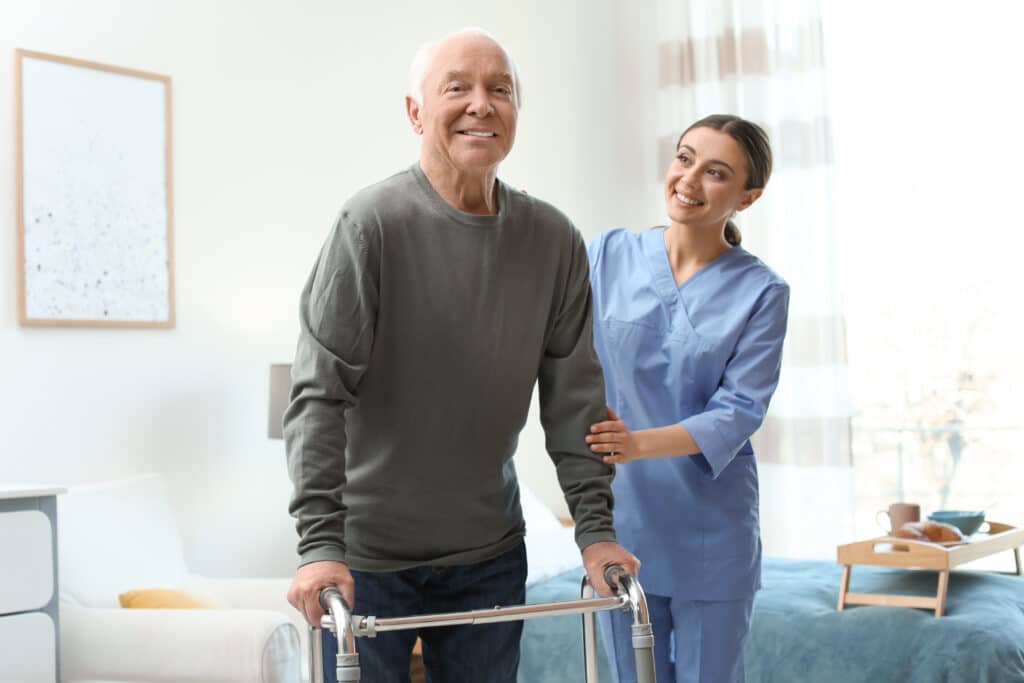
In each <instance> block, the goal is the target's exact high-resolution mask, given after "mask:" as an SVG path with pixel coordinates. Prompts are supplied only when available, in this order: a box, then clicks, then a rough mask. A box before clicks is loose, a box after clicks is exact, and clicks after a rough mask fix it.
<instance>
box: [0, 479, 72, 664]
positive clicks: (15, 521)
mask: <svg viewBox="0 0 1024 683" xmlns="http://www.w3.org/2000/svg"><path fill="white" fill-rule="evenodd" d="M59 493H63V489H56V488H52V487H40V486H10V485H3V484H0V650H3V652H4V655H3V657H0V681H18V682H19V683H56V681H58V680H59V678H60V657H59V652H60V644H59V633H60V629H59V628H58V626H59V623H60V622H59V615H58V611H57V590H56V589H57V501H56V497H57V494H59Z"/></svg>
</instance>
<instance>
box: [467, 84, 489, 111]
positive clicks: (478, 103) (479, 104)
mask: <svg viewBox="0 0 1024 683" xmlns="http://www.w3.org/2000/svg"><path fill="white" fill-rule="evenodd" d="M466 110H467V111H468V112H469V113H470V114H472V115H473V116H481V117H482V116H487V115H488V114H490V113H491V112H493V111H494V106H493V105H492V104H491V94H490V93H489V92H487V89H486V88H474V89H473V96H472V97H471V98H470V100H469V106H468V107H467V109H466Z"/></svg>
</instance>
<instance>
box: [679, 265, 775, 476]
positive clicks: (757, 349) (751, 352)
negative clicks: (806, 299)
mask: <svg viewBox="0 0 1024 683" xmlns="http://www.w3.org/2000/svg"><path fill="white" fill-rule="evenodd" d="M788 310H789V287H788V285H785V284H779V285H775V286H773V287H771V288H769V289H767V290H766V291H765V293H764V294H763V295H762V296H761V299H760V301H759V302H758V306H757V307H756V309H755V310H754V312H753V314H752V315H751V317H750V318H749V320H748V321H747V324H746V327H745V328H744V330H743V332H742V334H740V337H739V340H738V341H737V343H736V349H735V350H734V351H733V354H732V356H731V357H730V358H729V361H728V363H727V365H726V367H725V372H724V373H723V375H722V381H721V383H720V384H719V385H718V389H717V390H716V391H715V393H714V394H713V395H712V396H711V399H710V400H709V401H708V403H707V405H706V406H705V409H704V411H703V412H701V413H698V414H697V415H694V416H692V417H689V418H687V419H685V420H683V421H682V425H683V426H684V427H686V429H687V430H689V432H690V434H691V435H692V436H693V440H694V441H696V442H697V445H698V446H699V447H700V450H701V455H703V459H704V462H701V463H700V464H701V466H702V469H704V471H705V474H706V475H707V476H708V477H710V478H712V479H714V478H717V477H718V475H720V474H721V473H722V470H724V469H725V468H726V466H727V465H728V464H729V463H730V462H732V459H733V458H734V457H736V454H737V453H738V452H739V450H740V448H742V447H743V444H745V443H746V442H747V440H748V439H750V437H751V436H752V435H753V434H754V432H755V431H757V429H758V427H760V426H761V423H762V422H763V421H764V416H765V413H766V412H767V411H768V402H769V401H770V400H771V397H772V394H773V393H774V392H775V387H776V386H777V385H778V383H779V373H780V371H781V369H782V342H783V339H784V338H785V336H786V317H787V315H788Z"/></svg>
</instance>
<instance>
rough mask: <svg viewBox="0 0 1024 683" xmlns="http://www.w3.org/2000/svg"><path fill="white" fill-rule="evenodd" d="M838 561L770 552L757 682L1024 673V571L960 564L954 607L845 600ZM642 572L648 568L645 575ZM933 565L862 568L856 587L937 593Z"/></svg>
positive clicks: (756, 631) (953, 577) (1000, 682)
mask: <svg viewBox="0 0 1024 683" xmlns="http://www.w3.org/2000/svg"><path fill="white" fill-rule="evenodd" d="M841 573H842V567H840V566H839V565H838V564H836V563H835V562H827V561H801V560H783V559H766V560H765V562H764V566H763V569H762V584H763V589H762V590H761V591H760V592H759V593H758V595H757V598H756V600H755V602H754V618H753V622H752V624H751V632H750V638H749V641H748V643H747V648H746V652H745V664H746V669H747V680H748V681H752V682H753V681H759V682H764V683H774V682H777V683H782V682H783V681H785V682H786V683H792V682H793V681H830V683H853V682H854V681H858V682H860V681H872V683H874V682H875V681H878V682H884V681H893V682H894V683H895V682H899V683H905V682H915V683H916V682H921V683H924V682H926V681H927V682H928V683H933V682H937V681H942V682H943V683H1008V682H1010V681H1018V682H1020V681H1024V578H1021V577H1019V576H1011V575H1004V574H993V573H988V572H973V571H961V570H956V571H953V572H951V574H950V578H949V596H948V598H947V603H946V605H947V608H946V616H943V617H935V616H934V614H933V613H932V612H931V611H930V610H923V609H912V608H909V607H848V608H847V609H846V610H844V611H842V612H839V611H837V610H836V602H837V600H838V594H839V578H840V574H841ZM641 578H642V576H641ZM937 580H938V579H937V574H936V572H933V571H921V570H907V569H888V568H882V567H864V566H857V567H854V569H853V573H852V574H851V579H850V590H851V591H858V592H865V593H872V592H883V591H884V592H887V593H900V594H906V595H932V596H934V595H935V586H936V582H937Z"/></svg>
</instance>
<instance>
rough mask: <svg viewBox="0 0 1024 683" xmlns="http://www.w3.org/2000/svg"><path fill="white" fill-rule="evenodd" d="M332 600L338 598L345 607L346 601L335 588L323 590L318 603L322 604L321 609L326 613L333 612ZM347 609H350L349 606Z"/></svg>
mask: <svg viewBox="0 0 1024 683" xmlns="http://www.w3.org/2000/svg"><path fill="white" fill-rule="evenodd" d="M331 598H337V599H338V600H341V604H342V605H345V599H344V598H343V597H341V591H339V590H338V589H337V588H335V587H334V586H328V587H327V588H324V589H323V590H321V591H320V595H319V596H317V602H319V603H320V607H322V608H323V610H324V611H325V612H330V611H331ZM345 607H348V605H345Z"/></svg>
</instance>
